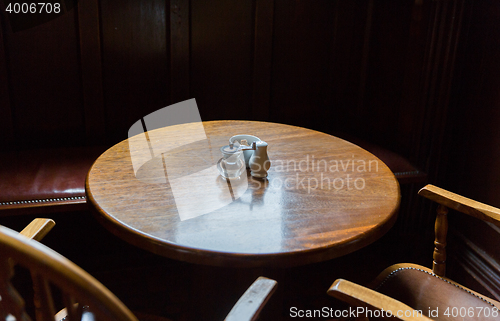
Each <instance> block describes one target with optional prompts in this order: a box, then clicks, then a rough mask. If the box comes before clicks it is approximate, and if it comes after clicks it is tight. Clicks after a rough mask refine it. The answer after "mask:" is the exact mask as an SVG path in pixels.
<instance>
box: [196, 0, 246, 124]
mask: <svg viewBox="0 0 500 321" xmlns="http://www.w3.org/2000/svg"><path fill="white" fill-rule="evenodd" d="M190 11H191V66H190V67H191V71H190V77H191V78H190V84H191V90H190V95H191V96H192V97H194V98H196V101H197V103H198V107H199V108H200V113H201V117H202V119H203V120H211V119H252V117H253V115H252V73H253V34H254V15H253V3H252V2H251V1H232V0H214V1H199V0H197V1H191V10H190Z"/></svg>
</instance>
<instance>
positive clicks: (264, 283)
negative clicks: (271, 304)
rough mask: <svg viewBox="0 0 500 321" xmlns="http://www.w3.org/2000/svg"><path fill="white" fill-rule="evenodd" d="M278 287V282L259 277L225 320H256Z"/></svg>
mask: <svg viewBox="0 0 500 321" xmlns="http://www.w3.org/2000/svg"><path fill="white" fill-rule="evenodd" d="M276 286H277V282H276V281H274V280H271V279H268V278H265V277H262V276H261V277H259V278H258V279H257V280H255V282H254V283H252V285H251V286H250V287H249V288H248V289H247V290H246V291H245V293H244V294H243V295H242V296H241V297H240V299H239V300H238V302H236V304H235V305H234V307H233V308H232V309H231V311H230V312H229V314H228V315H227V316H226V318H225V319H224V320H225V321H244V320H249V321H253V320H256V319H257V317H258V316H259V312H260V311H261V309H262V308H263V307H264V305H265V303H266V302H267V301H268V300H269V298H270V297H271V295H272V294H273V293H274V291H275V290H276Z"/></svg>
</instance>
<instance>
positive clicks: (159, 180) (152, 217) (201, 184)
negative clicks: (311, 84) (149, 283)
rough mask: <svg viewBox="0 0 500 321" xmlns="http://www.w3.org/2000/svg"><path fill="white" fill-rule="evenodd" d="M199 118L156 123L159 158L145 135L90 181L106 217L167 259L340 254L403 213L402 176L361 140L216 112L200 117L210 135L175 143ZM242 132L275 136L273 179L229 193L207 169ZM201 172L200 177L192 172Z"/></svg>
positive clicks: (120, 148)
mask: <svg viewBox="0 0 500 321" xmlns="http://www.w3.org/2000/svg"><path fill="white" fill-rule="evenodd" d="M199 126H200V124H185V125H177V126H171V127H165V128H160V129H157V130H154V131H150V132H149V138H150V140H151V142H153V149H154V152H155V155H156V158H155V159H152V160H151V159H150V158H151V156H150V155H151V153H150V150H149V144H148V143H147V142H146V139H145V137H144V136H142V135H137V136H134V137H132V138H131V139H129V140H125V141H122V142H121V143H119V144H117V145H115V146H113V147H112V148H110V149H109V150H108V151H106V152H105V153H104V154H103V155H101V156H100V157H99V159H98V160H97V161H96V162H95V163H94V165H93V166H92V168H91V170H90V172H89V175H88V176H87V182H86V192H87V196H88V199H89V201H90V203H91V204H92V206H93V207H95V209H96V210H97V218H98V219H99V220H100V222H101V223H102V224H104V225H105V226H106V227H107V228H108V229H109V230H110V231H112V232H113V233H115V234H116V235H118V236H120V237H122V238H123V239H124V240H126V241H128V242H130V243H132V244H134V245H136V246H139V247H142V248H144V249H147V250H149V251H152V252H154V253H157V254H160V255H164V256H167V257H170V258H174V259H177V260H182V261H187V262H194V263H202V264H207V265H216V266H253V267H255V266H294V265H302V264H307V263H312V262H319V261H323V260H328V259H332V258H335V257H339V256H342V255H344V254H347V253H350V252H353V251H355V250H357V249H359V248H362V247H363V246H366V245H367V244H370V243H372V242H373V241H375V240H376V239H378V238H379V237H381V236H382V235H383V234H384V233H385V232H386V231H387V230H388V229H389V228H390V227H391V226H392V225H393V223H394V221H395V219H396V216H397V211H398V207H399V201H400V192H399V185H398V182H397V180H396V179H395V177H394V175H393V174H392V172H391V171H390V170H389V169H388V168H387V166H385V164H383V163H382V162H381V161H380V160H378V159H377V158H376V157H375V156H373V155H372V154H370V153H368V152H367V151H365V150H363V149H361V148H359V147H358V146H356V145H354V144H351V143H349V142H347V141H344V140H341V139H339V138H336V137H334V136H330V135H327V134H324V133H320V132H317V131H313V130H309V129H304V128H300V127H294V126H289V125H283V124H274V123H265V122H248V121H214V122H205V123H203V127H204V131H205V133H206V135H207V138H208V139H207V140H202V141H198V142H195V143H193V144H188V145H185V146H181V147H178V148H176V149H170V150H169V148H171V147H172V146H173V145H175V144H177V145H178V143H179V142H181V141H182V139H185V137H191V136H192V135H193V133H195V130H196V127H199ZM242 133H245V134H254V135H257V136H258V137H260V138H261V139H262V140H265V141H266V142H267V143H269V148H268V153H269V157H270V160H271V163H272V166H271V169H270V171H269V176H268V178H267V179H266V180H255V179H252V178H251V177H242V178H241V182H240V184H237V182H232V183H231V189H230V191H231V192H230V193H227V192H226V191H227V188H228V184H227V182H226V181H224V180H222V178H220V176H219V175H218V172H216V171H215V172H213V171H212V172H210V169H211V168H213V167H214V166H215V164H216V162H217V160H218V159H219V158H220V151H219V148H220V147H221V146H223V145H226V144H227V142H228V139H229V137H231V136H233V135H235V134H242ZM190 135H191V136H190ZM141 142H142V143H141ZM129 144H130V146H134V147H133V158H134V162H135V163H136V164H138V163H139V164H143V166H141V167H140V168H136V172H137V174H135V173H134V167H133V164H132V158H131V152H130V149H129ZM197 144H198V145H197ZM138 146H139V147H138ZM202 147H203V148H202ZM164 151H167V152H164ZM335 164H337V165H338V166H335ZM369 164H370V165H369ZM363 165H364V166H365V167H364V168H363ZM369 166H371V168H369ZM165 169H166V172H167V175H165ZM196 173H198V174H196ZM194 174H196V175H200V176H199V178H198V179H195V180H193V179H191V178H192V177H193V176H192V175H194ZM167 178H168V179H167ZM245 182H248V187H246V186H245V184H246V183H245ZM355 182H356V184H357V185H355V184H354V183H355ZM342 183H343V185H342V186H341V184H342ZM362 185H363V186H362ZM356 186H357V187H356ZM361 187H363V188H361ZM358 188H359V189H358ZM174 193H175V194H176V195H175V200H174V197H173V196H174ZM207 195H209V197H207ZM200 199H202V200H203V201H202V202H201V201H200ZM196 202H198V203H199V204H198V205H195V206H193V204H196ZM206 208H212V209H214V210H213V211H211V212H210V213H207V214H204V215H200V213H198V214H196V215H193V217H192V218H191V217H188V218H187V219H186V218H184V219H183V218H182V217H181V216H182V215H184V214H183V213H185V212H186V209H188V210H191V211H203V210H204V209H206Z"/></svg>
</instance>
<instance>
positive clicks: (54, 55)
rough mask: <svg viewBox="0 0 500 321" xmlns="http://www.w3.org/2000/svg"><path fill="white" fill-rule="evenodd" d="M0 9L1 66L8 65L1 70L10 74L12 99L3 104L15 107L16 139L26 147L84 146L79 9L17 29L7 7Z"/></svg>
mask: <svg viewBox="0 0 500 321" xmlns="http://www.w3.org/2000/svg"><path fill="white" fill-rule="evenodd" d="M1 7H2V16H1V17H2V33H3V34H2V37H3V49H4V51H3V53H2V55H3V56H4V60H2V62H4V63H5V64H6V63H7V62H8V65H4V66H2V70H4V75H3V76H4V77H5V74H7V75H6V78H3V79H4V80H5V79H8V95H7V97H8V98H3V99H4V100H3V101H5V102H6V105H5V106H7V104H10V109H11V119H12V123H11V126H12V128H13V131H14V133H13V135H12V136H13V137H14V138H15V139H16V142H17V143H20V144H22V145H24V146H37V145H39V144H41V143H44V144H46V145H47V144H48V145H60V144H75V142H80V141H81V140H82V139H83V138H84V136H83V135H81V133H82V130H81V129H82V128H83V127H84V121H83V117H82V113H81V108H79V107H78V106H81V91H80V87H81V83H80V75H79V72H78V64H79V63H78V43H77V39H76V37H75V32H76V23H75V15H74V11H70V12H68V13H65V14H62V15H60V16H58V17H57V18H56V19H52V20H49V21H47V22H45V23H43V24H40V25H37V26H35V27H33V28H28V29H24V30H18V31H13V28H15V27H16V25H15V24H14V23H13V22H12V21H10V20H9V17H8V15H7V13H6V12H5V10H4V8H5V6H4V5H3V3H2V5H1ZM63 10H64V8H63ZM26 17H27V16H26ZM18 23H22V21H21V22H18ZM5 69H6V72H5ZM3 90H5V85H4V86H3ZM7 100H8V101H7ZM3 101H2V103H3ZM2 108H4V107H2ZM5 109H8V108H7V107H5ZM3 111H5V110H3ZM6 115H7V116H8V110H7V113H6ZM2 118H3V114H2Z"/></svg>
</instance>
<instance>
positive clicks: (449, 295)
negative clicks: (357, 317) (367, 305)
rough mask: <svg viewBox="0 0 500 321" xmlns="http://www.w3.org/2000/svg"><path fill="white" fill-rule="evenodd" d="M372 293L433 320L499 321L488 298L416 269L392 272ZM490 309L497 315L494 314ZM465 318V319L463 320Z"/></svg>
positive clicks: (401, 269) (402, 269)
mask: <svg viewBox="0 0 500 321" xmlns="http://www.w3.org/2000/svg"><path fill="white" fill-rule="evenodd" d="M374 290H376V291H378V292H380V293H383V294H386V295H388V296H390V297H392V298H394V299H396V300H398V301H401V302H403V303H405V304H406V305H408V306H410V307H412V308H413V309H415V310H421V311H422V313H423V314H424V315H427V316H428V317H430V318H432V319H433V320H477V321H481V320H489V321H491V320H499V319H500V315H499V314H498V310H497V309H496V308H495V307H494V305H493V304H491V303H490V302H489V301H488V298H487V297H484V298H483V297H479V296H477V295H475V294H473V293H472V292H470V291H468V290H467V289H464V288H462V287H460V286H457V285H455V284H453V283H450V282H448V281H446V280H445V279H443V278H440V277H438V276H436V275H434V274H430V273H429V272H426V271H423V270H419V269H416V268H411V267H407V268H400V269H398V270H396V271H394V272H392V273H391V274H390V275H389V276H388V277H386V278H385V279H384V280H383V281H382V283H381V284H380V285H379V286H377V287H376V288H375V289H374ZM436 309H438V310H437V314H435V315H429V311H436ZM447 309H448V310H447ZM493 310H495V311H496V313H497V314H494V313H493ZM446 312H448V314H449V315H448V316H447V315H446ZM488 312H489V313H488ZM486 314H488V315H489V317H487V316H486ZM454 315H455V317H454ZM464 315H465V318H462V316H464ZM493 315H496V317H493Z"/></svg>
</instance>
